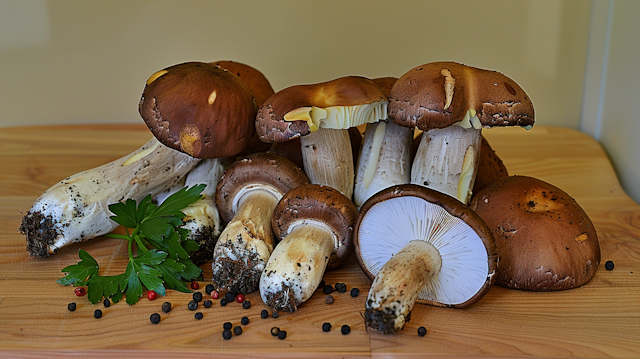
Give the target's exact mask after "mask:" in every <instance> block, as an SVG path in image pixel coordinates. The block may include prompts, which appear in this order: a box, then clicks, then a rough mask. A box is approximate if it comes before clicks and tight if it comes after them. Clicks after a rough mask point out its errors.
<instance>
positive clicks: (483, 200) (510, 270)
mask: <svg viewBox="0 0 640 359" xmlns="http://www.w3.org/2000/svg"><path fill="white" fill-rule="evenodd" d="M470 207H471V209H473V210H474V211H475V212H476V213H477V214H478V216H480V217H481V218H482V219H483V220H484V222H485V223H486V224H487V226H489V228H490V229H491V231H492V232H493V236H494V238H495V240H496V246H497V248H498V257H499V258H500V266H498V270H497V272H496V283H497V284H499V285H501V286H504V287H508V288H515V289H522V290H531V291H552V290H563V289H570V288H576V287H579V286H581V285H584V284H586V283H587V282H589V280H591V278H593V276H594V275H595V273H596V270H597V269H598V265H599V264H600V245H599V242H598V236H597V233H596V229H595V227H594V226H593V223H592V222H591V219H589V216H587V214H586V213H585V211H584V210H583V209H582V208H581V207H580V205H579V204H578V203H577V202H576V201H575V200H574V199H573V198H571V196H569V195H568V194H567V193H566V192H564V191H563V190H561V189H559V188H558V187H555V186H553V185H551V184H549V183H547V182H544V181H542V180H539V179H536V178H532V177H527V176H510V177H504V178H499V179H497V180H496V181H494V182H492V183H491V184H490V185H488V186H487V187H485V188H484V189H482V190H481V191H480V192H478V193H477V194H476V195H474V197H473V199H472V201H471V204H470Z"/></svg>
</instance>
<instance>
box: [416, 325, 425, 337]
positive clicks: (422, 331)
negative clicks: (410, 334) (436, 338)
mask: <svg viewBox="0 0 640 359" xmlns="http://www.w3.org/2000/svg"><path fill="white" fill-rule="evenodd" d="M426 334H427V328H425V327H420V328H418V335H419V336H421V337H424V336H425V335H426Z"/></svg>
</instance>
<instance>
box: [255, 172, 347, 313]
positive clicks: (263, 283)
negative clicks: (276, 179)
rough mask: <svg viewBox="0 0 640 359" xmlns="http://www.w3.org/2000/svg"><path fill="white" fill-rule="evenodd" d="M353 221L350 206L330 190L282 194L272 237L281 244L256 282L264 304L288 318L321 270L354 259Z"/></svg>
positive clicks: (307, 189) (302, 189) (305, 297)
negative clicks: (285, 313)
mask: <svg viewBox="0 0 640 359" xmlns="http://www.w3.org/2000/svg"><path fill="white" fill-rule="evenodd" d="M356 216H357V209H356V207H355V205H354V204H353V202H351V201H350V200H349V199H348V198H347V197H345V196H344V195H343V194H341V193H340V192H339V191H338V190H336V189H334V188H331V187H328V186H321V185H316V184H309V185H305V186H300V187H297V188H294V189H292V190H290V191H289V192H287V193H286V194H285V195H284V197H282V199H281V200H280V202H278V205H277V206H276V207H275V209H274V213H273V218H272V226H273V232H274V235H275V236H276V237H277V238H279V239H280V240H281V241H280V243H279V244H278V246H277V247H276V248H275V249H274V251H273V253H272V254H271V257H270V258H269V262H268V263H267V266H266V267H265V269H264V272H263V273H262V277H261V278H260V296H261V297H262V300H263V301H264V303H265V304H267V305H268V306H269V307H271V308H273V309H274V310H277V311H285V312H292V311H295V310H297V309H298V307H299V306H300V305H301V304H302V303H304V302H306V301H307V300H308V299H309V298H310V297H311V296H312V295H313V293H314V291H315V290H316V289H317V288H318V285H319V284H320V282H321V280H322V276H323V275H324V272H325V270H330V269H335V268H337V267H339V266H340V265H341V264H342V263H344V261H345V260H346V259H347V258H349V257H350V256H351V254H352V253H353V242H352V234H353V223H354V221H355V219H356Z"/></svg>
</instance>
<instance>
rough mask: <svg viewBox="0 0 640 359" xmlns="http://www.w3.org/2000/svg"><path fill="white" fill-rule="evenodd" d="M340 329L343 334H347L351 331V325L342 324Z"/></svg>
mask: <svg viewBox="0 0 640 359" xmlns="http://www.w3.org/2000/svg"><path fill="white" fill-rule="evenodd" d="M340 331H341V332H342V334H344V335H347V334H349V333H351V327H350V326H348V325H346V324H345V325H343V326H342V328H340Z"/></svg>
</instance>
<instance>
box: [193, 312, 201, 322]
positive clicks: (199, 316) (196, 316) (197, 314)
mask: <svg viewBox="0 0 640 359" xmlns="http://www.w3.org/2000/svg"><path fill="white" fill-rule="evenodd" d="M202 317H203V315H202V313H200V312H198V313H196V315H194V318H196V319H198V320H200V319H202Z"/></svg>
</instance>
